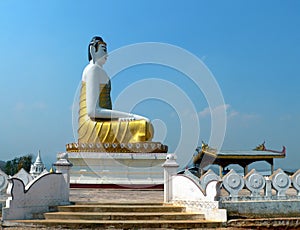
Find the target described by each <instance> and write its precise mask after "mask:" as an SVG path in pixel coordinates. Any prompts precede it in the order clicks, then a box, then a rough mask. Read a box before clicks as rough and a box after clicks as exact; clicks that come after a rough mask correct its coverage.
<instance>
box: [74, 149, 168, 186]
mask: <svg viewBox="0 0 300 230" xmlns="http://www.w3.org/2000/svg"><path fill="white" fill-rule="evenodd" d="M165 158H166V154H165V153H105V152H103V153H96V152H76V153H68V159H69V161H70V162H71V163H72V164H73V167H72V169H71V171H70V182H71V184H120V185H122V184H124V185H126V184H145V185H147V184H149V185H155V184H163V168H162V167H161V165H162V164H163V162H164V161H165Z"/></svg>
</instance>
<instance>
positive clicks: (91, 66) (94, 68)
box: [83, 64, 106, 74]
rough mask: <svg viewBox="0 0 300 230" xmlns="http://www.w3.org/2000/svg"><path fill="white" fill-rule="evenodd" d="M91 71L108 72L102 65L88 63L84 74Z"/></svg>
mask: <svg viewBox="0 0 300 230" xmlns="http://www.w3.org/2000/svg"><path fill="white" fill-rule="evenodd" d="M89 73H97V74H106V72H105V70H104V69H102V68H101V67H100V66H98V65H95V64H88V65H87V66H86V67H85V69H84V71H83V74H89Z"/></svg>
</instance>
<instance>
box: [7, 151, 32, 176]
mask: <svg viewBox="0 0 300 230" xmlns="http://www.w3.org/2000/svg"><path fill="white" fill-rule="evenodd" d="M31 164H32V155H31V154H29V155H26V156H22V157H16V158H14V159H13V160H10V161H7V162H6V164H5V170H4V171H5V173H6V174H7V175H11V176H13V175H15V174H16V173H17V172H18V171H19V170H20V169H21V168H23V169H24V170H25V171H27V172H29V171H30V166H31Z"/></svg>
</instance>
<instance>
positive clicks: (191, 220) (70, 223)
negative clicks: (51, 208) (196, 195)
mask: <svg viewBox="0 0 300 230" xmlns="http://www.w3.org/2000/svg"><path fill="white" fill-rule="evenodd" d="M57 209H58V210H57V212H50V213H45V214H44V217H45V219H43V220H22V221H14V223H15V224H18V225H20V224H21V225H22V226H35V227H39V226H45V227H52V228H53V227H57V228H69V229H81V228H93V229H96V228H98V229H147V228H156V229H157V228H163V229H166V228H173V229H174V228H185V229H187V228H188V229H191V228H216V227H221V226H222V223H221V222H212V221H207V220H205V217H204V215H203V214H201V213H188V212H185V208H184V207H178V206H172V205H166V204H162V203H136V202H135V203H83V202H81V203H75V204H74V205H70V206H59V207H57Z"/></svg>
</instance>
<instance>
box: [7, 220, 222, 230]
mask: <svg viewBox="0 0 300 230" xmlns="http://www.w3.org/2000/svg"><path fill="white" fill-rule="evenodd" d="M6 225H7V226H10V227H11V226H15V227H19V228H22V227H23V228H25V227H31V228H41V227H47V228H58V229H60V228H67V229H149V228H156V229H159V228H160V229H167V228H173V229H180V228H181V229H193V228H220V227H222V226H223V224H222V223H221V222H216V221H205V220H122V221H118V220H62V219H56V220H55V219H53V220H22V221H10V222H6V223H4V224H3V227H5V226H6Z"/></svg>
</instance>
